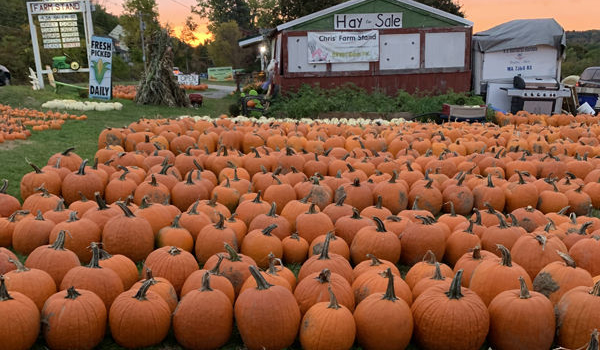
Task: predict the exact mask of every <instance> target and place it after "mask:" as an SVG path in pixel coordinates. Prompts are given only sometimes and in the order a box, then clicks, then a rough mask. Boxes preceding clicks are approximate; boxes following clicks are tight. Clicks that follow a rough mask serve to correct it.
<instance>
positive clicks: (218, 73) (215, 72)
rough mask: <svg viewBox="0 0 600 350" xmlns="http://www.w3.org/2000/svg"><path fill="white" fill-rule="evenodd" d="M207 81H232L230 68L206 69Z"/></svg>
mask: <svg viewBox="0 0 600 350" xmlns="http://www.w3.org/2000/svg"><path fill="white" fill-rule="evenodd" d="M207 73H208V80H212V81H227V80H233V68H232V67H213V68H208V71H207Z"/></svg>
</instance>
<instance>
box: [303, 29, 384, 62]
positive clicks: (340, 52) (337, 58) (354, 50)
mask: <svg viewBox="0 0 600 350" xmlns="http://www.w3.org/2000/svg"><path fill="white" fill-rule="evenodd" d="M307 36H308V62H309V63H338V62H373V61H379V31H378V30H369V31H363V32H345V31H344V32H308V33H307Z"/></svg>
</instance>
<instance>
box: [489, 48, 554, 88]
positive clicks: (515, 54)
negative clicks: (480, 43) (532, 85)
mask: <svg viewBox="0 0 600 350" xmlns="http://www.w3.org/2000/svg"><path fill="white" fill-rule="evenodd" d="M557 61H558V54H557V51H556V49H555V48H553V47H552V46H548V45H538V46H529V47H522V48H517V49H509V50H504V51H497V52H487V53H485V54H484V61H483V72H482V79H483V80H492V79H512V78H513V77H514V76H515V75H519V74H520V75H522V76H524V77H536V76H537V77H543V76H546V77H555V76H556V65H557Z"/></svg>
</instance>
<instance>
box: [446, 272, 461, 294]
mask: <svg viewBox="0 0 600 350" xmlns="http://www.w3.org/2000/svg"><path fill="white" fill-rule="evenodd" d="M462 275H463V269H460V270H458V271H457V272H456V275H454V278H453V279H452V283H451V284H450V289H449V290H448V291H447V292H446V295H447V296H448V298H449V299H457V300H458V299H460V298H462V297H463V295H462V293H461V286H460V283H461V280H462Z"/></svg>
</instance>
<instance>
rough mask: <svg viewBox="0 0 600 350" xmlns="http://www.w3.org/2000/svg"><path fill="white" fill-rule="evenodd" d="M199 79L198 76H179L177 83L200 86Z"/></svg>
mask: <svg viewBox="0 0 600 350" xmlns="http://www.w3.org/2000/svg"><path fill="white" fill-rule="evenodd" d="M198 78H199V76H198V74H179V75H177V82H178V83H179V84H181V85H198V83H199V80H198Z"/></svg>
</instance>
